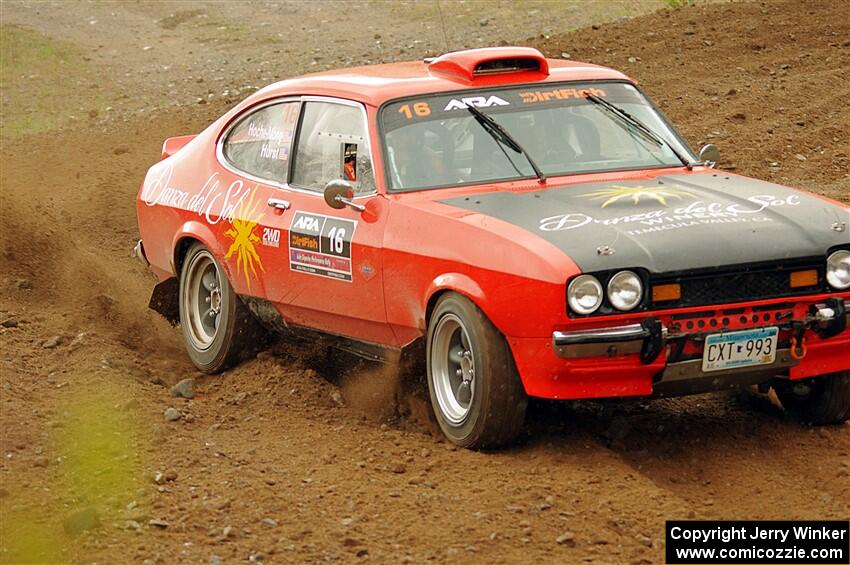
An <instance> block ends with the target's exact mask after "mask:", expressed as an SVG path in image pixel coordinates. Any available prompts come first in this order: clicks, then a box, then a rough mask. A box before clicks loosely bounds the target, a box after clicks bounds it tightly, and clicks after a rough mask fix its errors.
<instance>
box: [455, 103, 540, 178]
mask: <svg viewBox="0 0 850 565" xmlns="http://www.w3.org/2000/svg"><path fill="white" fill-rule="evenodd" d="M466 109H467V110H469V113H470V114H472V115H473V116H474V117H475V119H476V121H478V123H479V124H481V127H483V128H484V130H485V131H486V132H487V133H489V134H490V135H491V136H492V137H493V139H495V140H496V141H497V142H499V143H503V144H504V145H507V146H508V147H510V148H511V149H513V150H514V151H516V152H517V153H520V154H522V155H523V156H525V159H526V160H527V161H528V164H529V165H531V168H532V169H533V170H534V174H535V175H537V179H538V181H539V182H540V184H543V183H545V182H546V175H544V174H543V171H541V170H540V167H538V166H537V163H535V162H534V159H532V158H531V155H529V154H528V151H526V150H525V149H523V147H522V145H520V144H519V142H518V141H517V140H516V139H514V137H513V136H512V135H511V134H510V133H508V130H506V129H505V128H503V127H502V126H501V125H500V124H499V122H497V121H496V120H494V119H493V118H492V117H491V116H489V115H488V114H485V113H484V112H482V111H481V110H479V109H478V108H476V107H475V106H473V105H472V104H467V105H466ZM505 157H507V154H506V155H505ZM508 160H509V161H511V159H510V157H508ZM511 164H513V161H511ZM514 168H516V167H514Z"/></svg>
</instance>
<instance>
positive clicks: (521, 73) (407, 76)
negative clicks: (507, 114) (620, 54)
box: [251, 47, 634, 106]
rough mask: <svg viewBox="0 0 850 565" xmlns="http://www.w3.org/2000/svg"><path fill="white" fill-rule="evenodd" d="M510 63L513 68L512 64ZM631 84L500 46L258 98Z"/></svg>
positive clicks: (371, 69)
mask: <svg viewBox="0 0 850 565" xmlns="http://www.w3.org/2000/svg"><path fill="white" fill-rule="evenodd" d="M520 59H521V60H525V59H528V60H532V61H533V62H534V63H535V64H537V67H536V68H535V69H534V70H526V69H520V70H518V71H507V72H503V71H500V70H497V71H496V72H491V73H487V74H480V75H479V74H477V73H478V68H479V66H480V65H481V64H482V63H487V62H493V61H496V62H502V61H509V62H516V61H517V60H520ZM508 64H510V63H508ZM590 80H626V81H629V82H634V81H633V80H632V79H630V78H629V77H627V76H626V75H625V74H623V73H621V72H619V71H616V70H614V69H610V68H607V67H602V66H599V65H593V64H591V63H581V62H577V61H566V60H560V59H545V58H544V57H543V55H542V54H540V52H539V51H537V50H536V49H530V48H527V47H496V48H484V49H470V50H466V51H458V52H454V53H448V54H446V55H442V56H440V57H437V58H435V59H426V60H424V61H409V62H403V63H388V64H380V65H368V66H361V67H351V68H347V69H338V70H332V71H325V72H320V73H312V74H308V75H303V76H300V77H297V78H292V79H287V80H283V81H280V82H277V83H274V84H271V85H269V86H267V87H265V88H263V89H261V90H259V91H257V92H256V93H255V94H254V96H252V97H251V98H252V99H255V100H254V101H256V100H259V99H268V98H273V97H277V96H291V95H296V94H300V95H316V96H334V97H339V98H346V99H350V100H356V101H359V102H363V103H364V104H368V105H370V106H380V105H381V104H382V103H383V102H385V101H387V100H391V99H394V98H400V97H406V96H416V95H421V94H429V93H438V92H448V91H457V90H464V89H480V88H488V87H498V86H510V85H515V84H516V85H519V84H535V83H537V84H546V83H551V82H564V81H590Z"/></svg>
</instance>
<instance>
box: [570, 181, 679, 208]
mask: <svg viewBox="0 0 850 565" xmlns="http://www.w3.org/2000/svg"><path fill="white" fill-rule="evenodd" d="M582 196H583V197H587V198H593V199H595V200H602V199H603V198H605V199H606V200H605V202H603V203H602V207H603V208H605V207H606V206H608V205H609V204H614V203H615V202H618V201H620V200H623V199H629V198H630V199H631V200H632V203H633V204H635V205H637V204H639V203H640V201H641V198H644V199H651V200H655V201H656V202H658V203H659V204H661V205H662V206H667V200H666V199H667V198H677V199H679V200H681V199H682V197H683V196H693V194H691V193H690V192H688V191H687V190H682V189H680V188H672V187H668V188H661V187H658V186H616V185H615V186H612V187H611V188H604V189H602V190H597V191H596V192H588V193H587V194H582Z"/></svg>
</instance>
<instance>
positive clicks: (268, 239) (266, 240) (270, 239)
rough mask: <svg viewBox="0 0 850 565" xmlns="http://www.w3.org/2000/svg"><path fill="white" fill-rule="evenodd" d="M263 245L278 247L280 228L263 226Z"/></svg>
mask: <svg viewBox="0 0 850 565" xmlns="http://www.w3.org/2000/svg"><path fill="white" fill-rule="evenodd" d="M263 245H265V246H266V247H280V230H276V229H274V228H263Z"/></svg>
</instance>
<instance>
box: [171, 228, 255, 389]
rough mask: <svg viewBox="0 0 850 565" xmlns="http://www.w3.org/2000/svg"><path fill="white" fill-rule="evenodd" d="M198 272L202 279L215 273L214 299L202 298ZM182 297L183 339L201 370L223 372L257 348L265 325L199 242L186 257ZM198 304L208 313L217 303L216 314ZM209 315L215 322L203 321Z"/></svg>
mask: <svg viewBox="0 0 850 565" xmlns="http://www.w3.org/2000/svg"><path fill="white" fill-rule="evenodd" d="M198 269H201V270H202V271H200V272H199V271H198ZM199 276H200V278H201V279H203V278H204V276H206V277H207V278H206V279H203V280H207V281H209V280H212V276H214V277H215V285H214V287H213V288H214V289H215V290H214V291H213V290H210V291H208V292H209V297H210V298H211V299H212V302H210V301H208V300H201V298H202V297H201V296H200V295H201V294H203V293H204V290H202V289H201V287H200V286H198V285H199V284H203V282H202V280H201V279H198V278H197V277H199ZM204 288H206V287H204ZM214 296H215V298H214ZM203 298H206V297H203ZM179 300H180V303H179V304H180V328H181V331H182V333H183V342H184V343H185V344H186V351H187V352H188V353H189V358H190V359H191V360H192V363H194V364H195V366H196V367H197V368H198V369H199V370H201V371H203V372H204V373H220V372H221V371H224V370H225V369H227V368H229V367H232V366H233V365H235V364H236V363H238V362H239V361H240V360H242V359H244V358H247V357H249V356H251V355H252V354H253V353H255V352H256V349H257V347H258V345H259V343H260V342H261V337H262V335H263V331H262V328H261V327H260V325H259V323H258V322H257V320H256V319H255V318H254V316H253V315H251V313H250V312H249V311H248V308H247V307H246V306H245V304H243V303H242V300H241V299H240V298H239V296H237V295H236V293H235V292H233V287H231V286H230V282H229V281H228V280H227V276H226V275H225V273H224V270H223V269H222V268H221V265H219V263H218V261H217V260H216V258H215V256H213V254H212V253H211V252H210V250H209V249H207V248H206V247H205V246H204V245H202V244H200V243H195V244H193V245H192V246H191V247H190V248H189V250H188V251H187V252H186V256H185V257H184V259H183V264H182V268H181V270H180V294H179ZM198 305H202V306H206V308H207V310H208V311H207V314H209V310H210V309H211V307H215V308H216V309H217V314H216V315H215V316H208V315H205V314H203V310H202V307H198ZM207 305H209V306H207ZM208 319H213V320H214V321H213V322H212V326H210V325H209V322H204V321H203V320H208Z"/></svg>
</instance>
